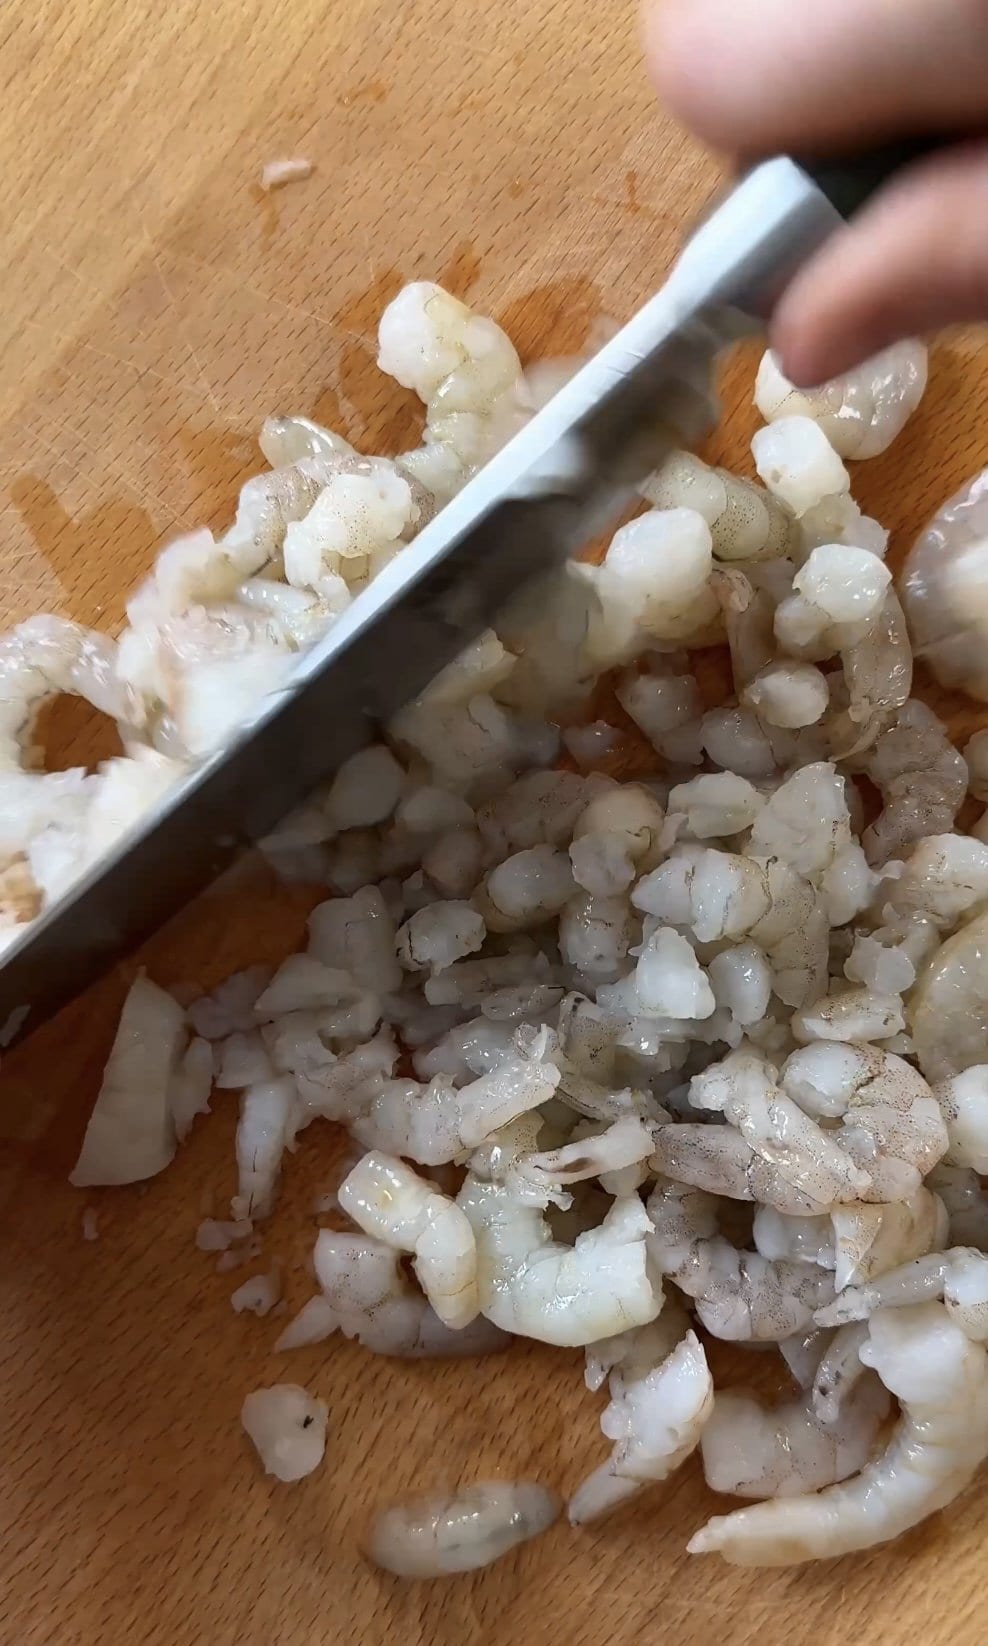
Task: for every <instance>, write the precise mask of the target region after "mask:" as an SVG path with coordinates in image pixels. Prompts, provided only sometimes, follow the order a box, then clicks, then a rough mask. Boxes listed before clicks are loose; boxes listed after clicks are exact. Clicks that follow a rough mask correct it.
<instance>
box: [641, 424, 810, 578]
mask: <svg viewBox="0 0 988 1646" xmlns="http://www.w3.org/2000/svg"><path fill="white" fill-rule="evenodd" d="M640 490H641V493H642V495H643V497H644V498H645V499H646V501H647V502H649V503H651V504H652V506H653V508H656V509H679V508H683V509H692V510H694V511H695V513H697V514H700V515H702V516H703V518H704V520H705V521H706V523H707V525H708V526H709V527H710V535H711V539H712V543H713V552H714V555H715V556H716V558H717V559H718V560H729V561H733V560H761V559H773V558H775V557H776V556H778V555H783V554H787V553H788V552H789V546H790V543H791V540H792V539H793V537H794V536H795V529H794V525H793V520H792V516H791V515H790V514H789V512H788V510H786V509H785V508H783V506H782V505H781V504H780V503H779V502H777V500H776V499H775V498H774V497H772V496H771V494H770V493H769V492H766V491H763V490H762V488H761V487H760V486H756V485H755V484H754V483H753V482H752V481H751V480H745V479H742V478H741V476H740V475H736V474H731V473H730V472H729V471H728V470H727V469H712V468H709V467H708V465H707V464H706V463H704V462H702V461H701V460H700V458H699V457H695V456H694V455H693V453H692V452H685V451H681V452H673V453H672V455H671V456H670V457H668V458H667V459H666V461H665V462H664V463H663V465H662V467H661V469H656V471H655V473H654V474H651V475H649V477H648V479H647V480H645V481H644V482H643V483H642V486H641V488H640Z"/></svg>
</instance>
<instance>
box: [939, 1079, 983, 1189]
mask: <svg viewBox="0 0 988 1646" xmlns="http://www.w3.org/2000/svg"><path fill="white" fill-rule="evenodd" d="M933 1096H934V1097H935V1098H936V1100H937V1102H938V1103H939V1105H940V1113H941V1114H942V1115H943V1118H944V1120H945V1121H946V1124H947V1137H948V1139H949V1142H948V1146H947V1152H946V1154H945V1155H944V1160H945V1162H946V1164H947V1165H948V1166H970V1167H972V1168H973V1170H974V1171H976V1172H979V1173H982V1174H988V1064H985V1063H976V1064H974V1065H973V1067H971V1068H970V1069H965V1070H964V1071H963V1073H962V1074H955V1075H953V1076H952V1077H951V1078H950V1079H949V1080H943V1081H941V1082H940V1083H939V1085H936V1086H934V1088H933Z"/></svg>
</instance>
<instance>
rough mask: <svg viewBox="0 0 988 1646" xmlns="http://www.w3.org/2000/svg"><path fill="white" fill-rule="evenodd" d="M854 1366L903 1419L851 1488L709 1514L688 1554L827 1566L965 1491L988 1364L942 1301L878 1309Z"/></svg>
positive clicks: (986, 1406)
mask: <svg viewBox="0 0 988 1646" xmlns="http://www.w3.org/2000/svg"><path fill="white" fill-rule="evenodd" d="M860 1355H861V1360H862V1361H863V1363H864V1364H865V1365H866V1366H869V1367H871V1368H873V1369H874V1370H875V1371H876V1372H877V1373H878V1375H879V1377H880V1378H881V1380H882V1382H883V1383H884V1384H885V1387H886V1388H887V1389H888V1390H889V1391H890V1393H892V1394H893V1395H895V1396H896V1398H897V1400H898V1401H899V1405H900V1408H901V1416H900V1417H899V1419H898V1422H897V1423H896V1426H895V1430H894V1431H893V1434H892V1438H891V1440H890V1442H889V1444H888V1446H887V1448H886V1450H885V1451H884V1452H883V1453H882V1454H881V1456H880V1457H878V1458H876V1459H875V1460H874V1461H873V1462H870V1463H868V1464H867V1465H866V1466H865V1467H864V1468H863V1469H862V1470H861V1472H860V1474H857V1475H855V1476H854V1477H853V1478H852V1479H851V1480H849V1481H847V1482H845V1483H843V1484H840V1485H835V1486H828V1487H827V1488H826V1489H825V1490H824V1491H822V1492H815V1493H810V1494H809V1495H807V1496H805V1497H804V1496H799V1497H787V1498H784V1499H781V1500H779V1501H778V1502H777V1503H775V1502H773V1503H761V1504H758V1505H756V1506H755V1507H753V1508H748V1509H739V1510H736V1511H735V1512H734V1513H733V1514H730V1515H720V1516H716V1517H715V1518H714V1519H713V1520H711V1521H708V1523H707V1525H706V1526H704V1527H703V1529H702V1530H701V1531H699V1532H697V1533H696V1535H695V1536H694V1537H693V1538H692V1539H691V1541H690V1543H689V1545H688V1548H689V1551H690V1553H691V1554H708V1553H712V1552H715V1551H716V1552H719V1553H720V1554H722V1555H723V1556H724V1559H725V1560H728V1561H730V1562H731V1563H732V1564H735V1565H742V1566H784V1565H790V1564H793V1563H795V1562H799V1561H802V1560H826V1559H832V1558H835V1557H836V1556H839V1555H846V1554H852V1553H854V1552H855V1551H856V1550H859V1549H868V1548H872V1547H873V1546H874V1545H875V1544H876V1543H886V1542H888V1541H889V1540H890V1539H891V1538H894V1537H898V1536H899V1535H900V1534H901V1533H902V1532H904V1531H906V1530H908V1528H909V1527H910V1526H915V1525H916V1524H917V1523H918V1522H919V1521H921V1520H925V1519H926V1518H927V1516H928V1515H931V1514H933V1513H934V1512H935V1511H936V1510H937V1509H942V1508H943V1507H944V1506H945V1505H946V1504H947V1503H950V1502H951V1500H952V1499H953V1498H955V1497H956V1496H957V1494H958V1493H959V1492H961V1491H963V1489H964V1487H965V1486H966V1485H967V1483H968V1481H969V1480H971V1478H972V1476H973V1475H974V1474H975V1472H976V1470H977V1469H978V1467H979V1465H980V1464H981V1463H982V1461H983V1460H984V1458H985V1456H986V1455H988V1356H986V1353H985V1350H984V1348H983V1347H982V1345H981V1344H980V1343H972V1342H971V1341H970V1340H969V1339H968V1338H967V1337H966V1336H965V1334H964V1332H963V1331H962V1330H961V1327H960V1326H959V1324H958V1323H957V1322H956V1321H955V1320H952V1319H951V1317H950V1315H949V1314H948V1312H947V1310H946V1309H945V1308H944V1306H943V1304H941V1303H922V1304H918V1305H913V1306H912V1307H909V1308H902V1309H883V1310H881V1311H880V1312H879V1313H878V1314H876V1315H874V1316H873V1317H872V1319H871V1321H870V1322H869V1327H868V1338H867V1341H866V1342H865V1343H864V1344H863V1345H862V1347H861V1351H860Z"/></svg>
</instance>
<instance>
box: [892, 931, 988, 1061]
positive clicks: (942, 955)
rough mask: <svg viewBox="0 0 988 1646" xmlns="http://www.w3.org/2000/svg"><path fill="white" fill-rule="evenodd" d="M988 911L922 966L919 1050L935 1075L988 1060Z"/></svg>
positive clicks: (917, 1002) (912, 1009)
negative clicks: (987, 980)
mask: <svg viewBox="0 0 988 1646" xmlns="http://www.w3.org/2000/svg"><path fill="white" fill-rule="evenodd" d="M986 967H988V914H979V915H976V916H975V917H974V918H973V919H972V920H969V921H968V922H967V924H966V925H964V926H962V927H961V928H960V930H959V931H958V932H955V933H954V935H953V937H949V938H948V939H947V941H946V942H945V943H943V944H941V946H940V948H939V949H937V951H936V953H935V954H934V955H933V957H932V959H930V960H929V961H928V962H927V964H926V965H925V966H924V967H923V969H922V971H921V972H920V974H919V976H918V978H917V979H916V984H915V987H914V989H913V992H912V995H911V997H910V1001H909V1027H910V1031H911V1033H912V1037H913V1044H914V1045H915V1048H916V1056H917V1058H918V1060H919V1066H920V1068H921V1069H922V1071H923V1073H924V1075H925V1076H926V1078H927V1079H928V1080H931V1081H943V1080H949V1079H950V1078H951V1077H952V1076H953V1075H955V1074H961V1073H962V1072H963V1071H964V1070H965V1069H968V1068H971V1067H972V1066H974V1065H975V1064H981V1063H988V998H986V995H985V990H984V985H983V982H982V979H983V978H984V976H985V971H986Z"/></svg>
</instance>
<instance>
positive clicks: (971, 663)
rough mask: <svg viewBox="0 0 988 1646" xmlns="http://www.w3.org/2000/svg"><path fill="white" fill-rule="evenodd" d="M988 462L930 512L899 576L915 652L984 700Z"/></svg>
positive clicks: (951, 682) (949, 681) (946, 681)
mask: <svg viewBox="0 0 988 1646" xmlns="http://www.w3.org/2000/svg"><path fill="white" fill-rule="evenodd" d="M986 562H988V469H984V470H982V472H981V473H980V474H976V475H975V476H974V478H973V479H972V480H970V481H968V483H967V485H966V486H963V487H962V488H961V490H960V491H959V492H956V493H955V495H954V496H953V497H952V498H951V499H950V500H949V502H947V503H945V504H944V506H943V508H942V509H940V510H939V512H938V513H937V514H936V515H934V517H933V519H932V520H931V521H930V523H929V525H928V526H927V527H926V530H925V531H923V532H921V533H920V535H919V537H918V538H917V539H916V542H915V544H914V545H913V548H912V550H911V551H910V553H909V555H908V557H907V559H906V563H905V568H904V575H903V581H902V590H903V596H902V597H903V603H904V605H905V608H906V612H907V615H908V617H909V625H910V629H911V630H912V634H913V639H914V643H915V647H916V655H917V657H921V658H922V659H923V660H924V662H925V663H926V664H927V666H928V668H929V669H930V670H931V671H932V673H933V674H934V675H935V677H936V679H937V680H939V681H940V683H941V685H944V686H959V687H961V688H962V689H963V690H964V691H966V692H969V693H970V695H971V696H972V697H977V698H979V699H980V700H981V701H982V702H984V701H986V700H988V651H986V647H985V637H986V634H988V612H986V609H985V598H984V589H985V581H986V579H985V567H986Z"/></svg>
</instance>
